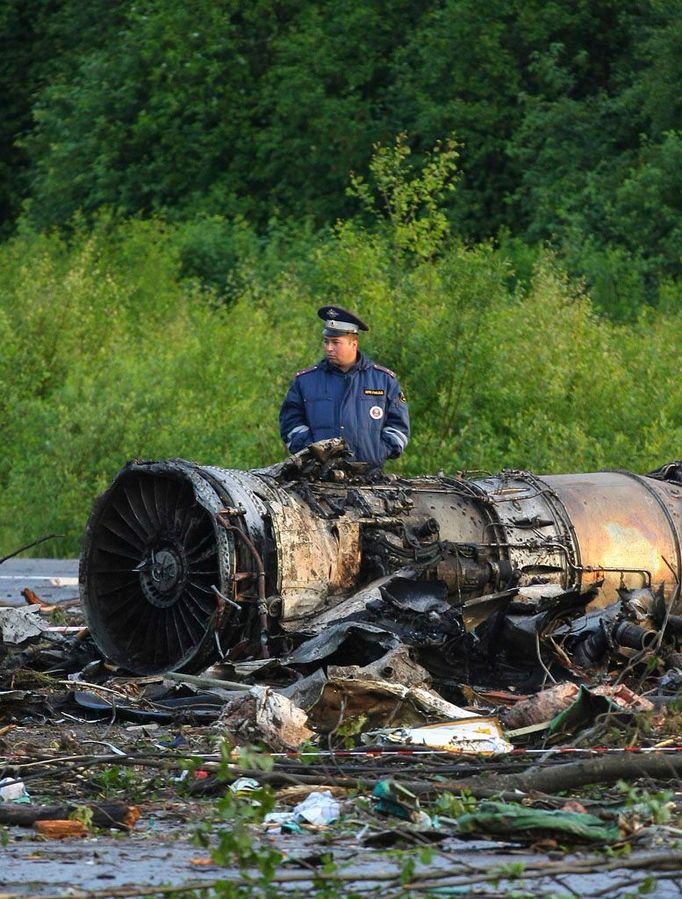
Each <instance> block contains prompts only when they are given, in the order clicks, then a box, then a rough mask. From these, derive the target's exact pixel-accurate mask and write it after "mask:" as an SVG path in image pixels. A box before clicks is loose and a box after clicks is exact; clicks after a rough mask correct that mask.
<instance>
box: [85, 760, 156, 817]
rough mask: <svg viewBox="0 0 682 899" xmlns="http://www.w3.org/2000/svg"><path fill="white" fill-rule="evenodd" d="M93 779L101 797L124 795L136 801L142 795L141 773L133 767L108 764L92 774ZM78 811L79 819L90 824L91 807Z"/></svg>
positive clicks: (115, 797)
mask: <svg viewBox="0 0 682 899" xmlns="http://www.w3.org/2000/svg"><path fill="white" fill-rule="evenodd" d="M91 780H92V783H93V785H94V786H95V787H96V788H97V790H98V796H99V797H100V798H101V799H120V798H121V797H123V798H125V799H126V800H128V801H135V800H136V799H138V798H140V797H141V795H142V793H141V784H140V779H139V774H136V773H135V771H134V770H133V769H132V768H126V767H124V766H122V765H107V766H106V767H104V768H100V769H98V770H97V771H95V772H94V773H93V774H92V775H91ZM77 811H78V813H79V816H78V818H77V820H79V821H82V822H83V823H84V824H86V825H89V822H88V821H87V820H86V817H87V812H88V811H89V809H78V810H77ZM81 812H82V813H83V814H81Z"/></svg>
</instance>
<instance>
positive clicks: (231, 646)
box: [80, 454, 682, 674]
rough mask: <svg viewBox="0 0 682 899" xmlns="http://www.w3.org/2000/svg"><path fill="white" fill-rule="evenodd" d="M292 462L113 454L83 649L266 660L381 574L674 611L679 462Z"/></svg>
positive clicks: (98, 507) (185, 665) (475, 593)
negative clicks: (467, 474)
mask: <svg viewBox="0 0 682 899" xmlns="http://www.w3.org/2000/svg"><path fill="white" fill-rule="evenodd" d="M299 455H301V454H299ZM295 458H296V457H294V459H295ZM300 468H301V466H300V464H299V465H298V467H297V466H296V465H289V466H287V464H286V463H282V464H280V465H277V466H273V467H272V468H269V469H261V470H255V471H249V472H245V471H236V470H225V469H220V468H214V467H206V466H199V465H196V464H193V463H190V462H186V461H182V460H175V461H170V462H131V463H130V464H128V465H127V466H126V467H125V468H124V469H123V470H122V471H121V472H120V473H119V475H118V476H117V478H116V479H115V481H114V483H113V484H112V486H111V487H110V488H109V490H107V491H106V493H104V494H103V495H102V496H100V497H99V499H98V500H97V502H96V504H95V507H94V509H93V511H92V514H91V516H90V520H89V522H88V525H87V529H86V533H85V537H84V542H83V552H82V556H81V564H80V585H81V586H80V589H81V599H82V603H83V607H84V609H85V613H86V616H87V620H88V624H89V627H90V630H91V633H92V636H93V638H94V640H95V642H96V644H97V645H98V647H99V649H100V650H101V651H102V652H103V653H104V654H105V655H106V656H108V657H109V658H110V659H112V660H113V661H115V662H117V663H118V664H120V665H121V666H123V667H125V668H126V669H127V670H129V671H132V672H135V673H138V674H153V673H158V672H163V671H168V670H173V669H181V670H184V671H198V670H202V669H204V668H206V667H207V666H208V665H210V664H211V663H212V662H214V661H216V660H218V659H219V658H221V657H223V656H224V655H227V654H229V655H232V656H238V655H239V654H240V653H241V654H242V656H243V655H244V654H245V653H249V652H250V653H251V654H252V655H253V654H255V655H261V656H266V655H267V654H268V652H269V651H271V649H272V644H273V642H274V643H275V646H277V643H276V641H282V640H284V639H285V638H286V635H287V634H288V633H301V632H305V621H306V618H307V617H309V616H311V615H313V614H315V613H319V612H320V611H321V610H323V609H325V608H329V607H333V606H334V605H335V604H336V603H338V602H339V601H340V600H342V599H344V598H346V597H348V596H350V595H352V594H353V593H355V592H356V591H357V590H358V589H360V588H362V587H363V586H365V585H367V584H370V583H372V582H374V581H375V580H377V579H381V578H384V577H386V576H388V575H391V574H393V573H395V572H396V571H399V570H400V571H407V572H409V575H408V576H411V577H419V578H421V579H426V580H432V581H438V582H440V583H441V584H442V583H444V584H445V585H447V595H448V601H449V602H450V603H452V604H453V605H465V604H467V603H471V601H472V600H474V599H476V598H477V597H487V596H492V597H493V598H494V597H495V596H496V595H501V596H504V595H505V594H510V593H512V592H513V591H515V590H518V589H519V588H520V587H522V586H523V585H528V584H556V585H560V586H561V587H562V588H565V589H571V588H576V589H583V590H584V589H586V588H587V587H588V586H590V585H591V584H594V585H598V586H600V589H599V592H598V593H597V597H596V599H595V600H594V601H593V604H596V605H606V604H608V603H610V602H611V601H612V600H613V599H614V598H615V596H616V591H617V590H618V588H622V587H626V588H630V589H635V588H638V587H651V588H652V589H657V588H659V587H661V586H662V590H663V595H664V596H665V599H666V601H667V602H668V603H670V602H671V601H672V602H673V603H674V606H675V608H674V609H673V610H672V611H677V608H676V607H677V606H678V595H679V590H678V586H677V585H678V577H679V573H680V570H681V568H682V562H681V559H680V530H681V526H680V513H681V506H682V498H681V496H682V485H681V484H680V483H679V481H678V480H677V479H679V475H680V470H681V469H682V466H680V465H679V463H671V464H670V465H668V466H665V467H664V468H663V469H660V470H659V471H658V472H656V473H655V474H654V475H653V476H640V475H636V474H632V473H630V472H624V471H607V472H597V473H592V474H573V475H552V476H543V477H539V476H536V475H533V474H530V473H527V472H519V471H505V472H502V473H501V474H499V475H496V476H494V477H483V478H476V479H466V478H462V477H446V476H442V475H440V476H434V477H419V478H409V479H408V478H397V477H395V476H387V477H382V478H379V479H375V480H374V481H371V482H370V481H369V480H368V479H363V478H357V477H354V476H353V475H352V473H350V474H349V472H348V471H344V470H343V466H341V467H337V468H336V469H334V466H333V465H332V466H331V467H329V466H328V467H327V469H326V470H325V471H323V472H322V473H320V471H319V470H318V472H317V476H312V477H310V476H304V475H300ZM318 469H319V466H318ZM280 645H282V644H281V643H280Z"/></svg>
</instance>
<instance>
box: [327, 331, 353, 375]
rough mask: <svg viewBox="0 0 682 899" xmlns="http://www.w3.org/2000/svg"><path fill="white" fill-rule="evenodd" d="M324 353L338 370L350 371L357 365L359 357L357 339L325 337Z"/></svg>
mask: <svg viewBox="0 0 682 899" xmlns="http://www.w3.org/2000/svg"><path fill="white" fill-rule="evenodd" d="M324 352H325V355H326V357H327V360H328V361H329V362H331V364H332V365H336V366H337V368H341V369H348V368H350V367H351V366H352V365H354V364H355V360H356V358H357V355H358V341H357V338H356V337H346V336H345V335H344V336H343V337H325V338H324Z"/></svg>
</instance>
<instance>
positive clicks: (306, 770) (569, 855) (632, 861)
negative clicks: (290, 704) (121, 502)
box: [0, 560, 682, 899]
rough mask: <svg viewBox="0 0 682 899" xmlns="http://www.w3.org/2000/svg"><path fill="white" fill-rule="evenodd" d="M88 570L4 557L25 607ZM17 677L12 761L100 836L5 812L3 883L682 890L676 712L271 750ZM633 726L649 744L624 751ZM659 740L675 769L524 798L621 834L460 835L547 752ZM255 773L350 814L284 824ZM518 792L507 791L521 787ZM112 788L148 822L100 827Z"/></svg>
mask: <svg viewBox="0 0 682 899" xmlns="http://www.w3.org/2000/svg"><path fill="white" fill-rule="evenodd" d="M76 577H77V563H76V562H75V561H73V560H65V561H53V560H27V561H24V560H10V561H8V562H6V563H4V564H3V565H2V566H0V602H1V603H2V604H3V605H13V606H22V605H24V604H25V602H26V601H25V599H24V597H23V596H22V595H21V591H22V589H24V588H25V587H30V588H31V589H32V590H33V591H34V592H35V593H36V594H38V595H39V596H40V597H41V599H43V600H44V601H46V602H48V603H59V604H63V607H64V609H67V608H69V607H72V606H73V600H74V599H75V598H76V597H77V587H76V586H75V579H76ZM69 614H70V615H71V617H70V618H69V617H68V616H66V615H65V614H63V615H62V616H60V617H59V618H58V620H59V621H60V622H63V621H65V620H66V621H76V620H77V619H76V617H75V616H76V615H77V610H76V609H73V608H72V611H71V612H70V613H69ZM11 686H12V687H13V688H15V689H21V690H22V691H26V695H25V696H24V697H23V699H21V700H18V699H17V700H15V701H12V700H11V699H10V698H7V699H6V701H4V702H0V711H1V712H2V717H1V718H0V761H1V763H2V764H1V766H0V777H13V778H15V779H17V780H21V781H22V782H23V783H24V785H25V788H26V790H27V792H28V795H29V797H30V802H25V803H20V804H19V806H21V807H23V808H35V807H36V806H54V805H59V804H61V805H64V804H67V803H68V804H69V807H70V808H73V806H75V807H76V808H77V810H80V812H78V811H77V813H76V817H79V816H80V817H81V818H83V817H84V816H85V823H86V827H85V835H83V836H73V837H67V838H64V839H54V838H47V837H45V836H42V835H41V834H39V833H38V832H36V830H35V829H34V827H32V826H18V825H4V826H3V827H2V828H0V841H1V848H0V853H1V854H0V883H1V885H2V888H1V894H0V895H1V899H7V897H10V896H17V897H18V896H22V897H28V896H40V897H47V896H59V897H65V896H71V897H73V896H81V895H82V896H85V895H87V896H96V895H97V896H108V895H117V896H133V895H134V896H138V895H151V894H156V893H159V892H161V891H165V892H168V891H171V890H176V891H180V892H189V891H191V890H198V889H200V888H202V887H203V888H211V889H213V890H214V891H215V892H216V893H218V894H220V895H226V896H227V895H237V894H238V893H237V892H235V891H237V890H241V891H242V892H241V894H242V895H267V894H270V895H273V896H274V895H280V894H282V893H291V894H295V893H301V894H303V893H305V894H307V895H310V894H311V893H313V892H314V891H315V890H317V891H319V894H320V895H327V896H332V895H338V896H347V895H352V894H357V895H360V894H364V893H366V892H367V891H368V890H370V889H371V890H372V891H373V892H375V893H376V894H377V895H381V896H398V895H444V894H450V895H452V894H456V895H481V896H511V895H514V896H525V895H532V896H574V895H580V896H602V895H603V896H625V895H633V894H635V893H637V892H638V891H640V892H642V891H645V892H646V893H647V895H652V896H658V897H668V896H670V897H672V896H679V895H680V886H681V884H682V848H680V842H679V841H680V838H681V837H682V792H680V791H679V790H678V787H679V782H678V780H677V776H678V772H679V771H680V770H682V768H680V767H678V762H677V759H678V758H682V756H680V755H679V754H677V755H676V748H677V745H678V744H679V743H682V740H681V739H680V738H679V737H678V734H677V733H676V730H675V729H676V727H677V724H676V720H677V719H676V718H674V717H670V716H669V717H668V718H667V719H665V718H664V717H661V716H659V718H658V719H657V720H656V721H654V722H653V724H652V723H651V721H649V722H647V723H646V726H645V727H644V726H643V727H641V728H640V729H639V730H633V729H632V726H631V725H630V730H629V731H628V733H627V734H625V736H624V735H623V733H621V734H618V733H614V734H612V737H613V743H612V745H611V747H610V748H611V749H612V750H613V752H611V753H607V752H606V748H607V747H605V746H603V745H602V746H601V747H592V748H591V749H583V750H581V751H580V752H572V753H570V754H566V753H563V752H561V751H559V750H560V749H561V747H554V748H553V749H552V751H551V752H548V753H543V752H542V751H540V750H534V751H529V750H528V749H527V748H524V747H523V746H520V747H519V748H518V750H517V751H516V752H515V753H513V754H511V755H507V756H503V757H500V758H497V759H481V758H473V757H463V756H453V755H452V754H449V753H443V752H421V753H418V752H407V751H400V750H398V749H396V751H395V752H386V751H384V752H379V751H370V750H367V749H363V748H362V746H360V747H357V748H355V749H352V750H351V749H349V750H347V751H341V752H338V751H337V752H335V753H333V754H332V753H328V752H327V750H326V748H324V747H323V748H322V751H321V752H319V754H315V752H316V750H311V752H312V753H313V754H311V755H306V754H302V755H296V754H284V753H282V754H279V755H277V754H275V755H273V756H269V757H268V756H266V757H263V756H262V755H259V754H253V753H250V752H245V751H243V750H242V751H238V750H232V751H231V752H228V751H227V750H226V749H225V748H224V747H223V744H222V741H223V737H224V733H223V730H222V728H221V726H220V723H219V722H218V721H216V720H208V719H207V718H204V719H202V720H198V719H194V720H193V717H192V711H191V710H184V711H182V712H179V713H177V714H175V715H174V716H173V717H172V718H171V719H170V720H169V719H166V720H160V721H155V720H139V719H135V717H134V716H128V717H126V714H125V713H120V712H119V711H118V710H117V709H116V708H112V709H110V710H109V711H106V712H102V711H101V710H100V711H99V712H96V711H93V710H92V709H90V710H87V709H84V708H83V707H78V706H76V705H74V703H73V702H72V701H71V700H70V696H71V695H72V693H73V688H72V686H70V685H69V683H68V681H67V679H66V678H64V677H60V676H59V674H58V673H57V674H45V673H43V672H41V673H40V674H35V675H31V673H30V672H27V671H25V670H17V672H16V679H15V683H13V684H12V685H11ZM214 719H215V716H214ZM634 733H636V735H637V746H638V747H639V748H640V749H642V750H644V751H640V752H638V753H633V752H632V750H631V749H629V750H625V751H624V750H623V748H622V747H623V745H624V744H627V743H628V740H630V745H632V735H633V734H634ZM657 746H658V747H659V748H664V749H665V752H667V753H668V755H667V756H664V757H665V758H668V759H669V760H670V763H669V769H670V770H669V772H668V776H666V777H665V779H662V778H661V777H660V772H659V773H658V774H655V775H653V776H645V777H643V778H636V777H634V776H632V768H630V769H627V767H626V768H624V771H626V773H627V772H628V771H629V774H628V776H627V777H625V778H624V780H625V782H624V783H621V784H620V785H619V784H618V778H617V776H611V774H608V776H607V775H606V774H605V775H604V781H603V782H602V783H594V782H591V783H589V784H586V785H583V786H581V787H579V788H577V789H574V790H563V789H560V790H556V791H554V792H552V791H548V790H546V789H545V790H543V791H542V792H540V791H535V792H534V791H533V790H532V789H530V790H529V789H527V788H526V789H525V790H524V791H522V792H518V794H517V795H518V799H519V800H520V803H519V804H518V806H515V807H519V808H522V807H523V805H525V806H526V807H527V808H533V809H541V810H544V811H549V810H555V811H557V810H561V809H562V808H564V809H568V810H571V811H575V810H576V809H578V810H582V812H583V813H584V812H587V813H591V814H592V815H595V816H596V817H597V818H598V819H599V822H600V826H603V827H604V828H606V829H609V828H610V832H611V834H613V833H614V829H615V832H616V836H615V837H613V836H612V837H611V839H610V840H608V841H606V840H604V841H600V840H596V841H594V842H591V843H590V842H587V843H586V842H584V841H581V840H576V839H575V838H574V837H571V836H569V835H567V834H566V833H557V832H554V831H552V830H551V829H549V828H548V829H546V830H542V829H540V830H536V831H534V832H532V833H531V832H525V833H522V832H518V831H517V832H515V833H512V832H509V833H507V834H502V835H500V834H499V833H498V834H497V835H491V834H490V833H487V834H482V833H472V834H471V835H469V836H467V837H466V838H463V837H461V836H457V835H456V828H455V827H454V826H453V824H452V822H453V821H454V820H455V819H456V818H458V816H460V815H461V814H462V813H463V812H466V811H467V810H471V809H473V808H475V807H476V803H477V802H478V801H479V800H480V799H482V798H483V799H484V798H485V797H486V796H487V797H488V798H489V797H490V796H494V794H495V792H496V791H499V790H500V789H501V785H502V779H503V778H504V777H510V776H511V777H513V776H515V775H517V774H519V775H521V774H522V773H523V772H524V771H525V770H527V769H528V768H529V767H531V766H533V767H534V769H535V770H541V769H542V771H546V770H549V769H552V770H554V769H556V768H557V766H559V765H564V764H573V765H575V764H585V765H590V764H592V763H593V762H594V761H595V760H600V759H607V760H608V761H609V763H610V762H611V760H615V761H616V762H618V760H619V759H622V760H623V764H625V763H627V762H630V761H631V760H632V758H633V757H634V756H635V755H636V757H637V759H640V760H643V761H642V765H641V767H642V771H638V772H637V773H638V774H640V773H642V772H643V771H644V770H645V768H646V764H647V763H646V759H648V758H651V755H650V754H649V753H648V750H649V749H652V748H654V747H657ZM572 748H575V747H572ZM657 755H661V754H660V753H658V754H657ZM240 776H246V777H248V778H250V779H251V780H253V781H256V782H257V784H258V785H266V786H267V788H268V791H269V795H270V796H274V800H275V804H274V811H276V812H285V811H291V810H292V809H294V808H296V806H297V804H298V803H300V801H301V800H302V799H304V798H305V796H306V795H307V794H309V793H310V792H311V791H318V792H319V791H325V790H329V791H330V792H331V793H333V796H334V798H335V799H336V800H337V801H338V802H339V803H340V806H339V814H340V817H339V818H338V820H336V821H334V822H333V823H331V824H328V825H324V824H322V825H315V824H310V823H307V822H305V821H303V822H299V823H297V824H294V825H292V826H291V828H290V830H291V832H287V833H281V832H279V830H280V828H279V826H278V825H277V824H274V823H273V824H270V825H267V824H264V823H263V822H262V821H261V820H260V819H261V818H262V817H263V814H262V813H263V807H261V808H259V807H258V806H257V805H254V800H255V801H261V800H262V801H263V802H267V801H268V797H265V796H261V794H260V793H255V794H254V793H249V792H247V791H244V790H243V789H242V791H241V792H240V793H239V794H238V793H236V792H233V791H231V790H230V784H232V783H234V781H235V780H236V779H237V778H239V777H240ZM379 783H392V784H403V785H404V786H405V787H406V788H408V789H409V793H407V794H404V793H400V792H399V791H397V792H395V791H394V793H393V794H392V797H391V798H392V799H393V800H395V805H394V806H393V807H392V810H393V812H394V813H393V814H392V813H391V808H390V807H387V806H386V804H385V803H384V805H383V806H382V803H381V801H378V800H377V797H374V798H372V792H373V790H375V788H376V786H377V784H379ZM465 783H469V784H473V785H474V786H473V787H471V788H470V789H469V790H468V791H465V792H464V794H462V792H461V790H458V789H457V786H458V785H462V784H465ZM512 793H513V791H511V792H510V791H509V790H506V792H505V793H504V795H505V799H507V800H509V798H510V795H511V794H512ZM462 795H463V796H464V802H463V803H462V800H461V797H462ZM226 796H227V797H228V798H227V800H225V799H224V797H226ZM448 797H450V798H448ZM571 800H573V801H574V803H575V801H579V803H580V805H579V806H576V805H575V804H572V805H571V804H570V803H571ZM96 803H118V804H119V805H122V806H123V807H134V808H136V809H138V810H139V813H140V814H139V818H138V819H137V820H136V821H135V822H134V826H131V827H125V826H123V827H122V828H120V829H112V828H107V827H95V826H94V825H92V824H91V823H89V822H88V820H87V812H85V813H83V812H82V810H83V809H86V810H87V809H88V808H90V809H92V807H93V806H94V804H96ZM567 803H569V804H568V805H567ZM408 819H411V820H408ZM605 832H606V831H605ZM270 862H272V871H269V870H268V865H269V864H270ZM259 869H262V870H260V871H259ZM263 871H266V872H267V876H265V875H264V874H263ZM266 881H267V882H268V883H269V886H265V882H266ZM221 884H222V885H221ZM268 891H269V893H268Z"/></svg>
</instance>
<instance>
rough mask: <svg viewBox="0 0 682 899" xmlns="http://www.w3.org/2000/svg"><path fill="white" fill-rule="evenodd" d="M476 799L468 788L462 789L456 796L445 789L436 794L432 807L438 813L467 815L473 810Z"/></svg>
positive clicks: (457, 815) (448, 815) (454, 816)
mask: <svg viewBox="0 0 682 899" xmlns="http://www.w3.org/2000/svg"><path fill="white" fill-rule="evenodd" d="M477 801H478V800H477V799H476V798H475V797H474V796H472V795H471V792H470V791H469V790H462V792H461V793H460V794H459V795H458V796H456V795H455V794H454V793H448V792H447V791H446V792H444V793H439V794H438V798H437V799H436V801H435V802H434V803H433V807H432V808H433V811H434V812H435V813H436V814H438V815H445V816H447V817H448V818H459V817H460V816H461V815H469V814H471V813H472V812H473V811H475V809H476V804H477Z"/></svg>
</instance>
